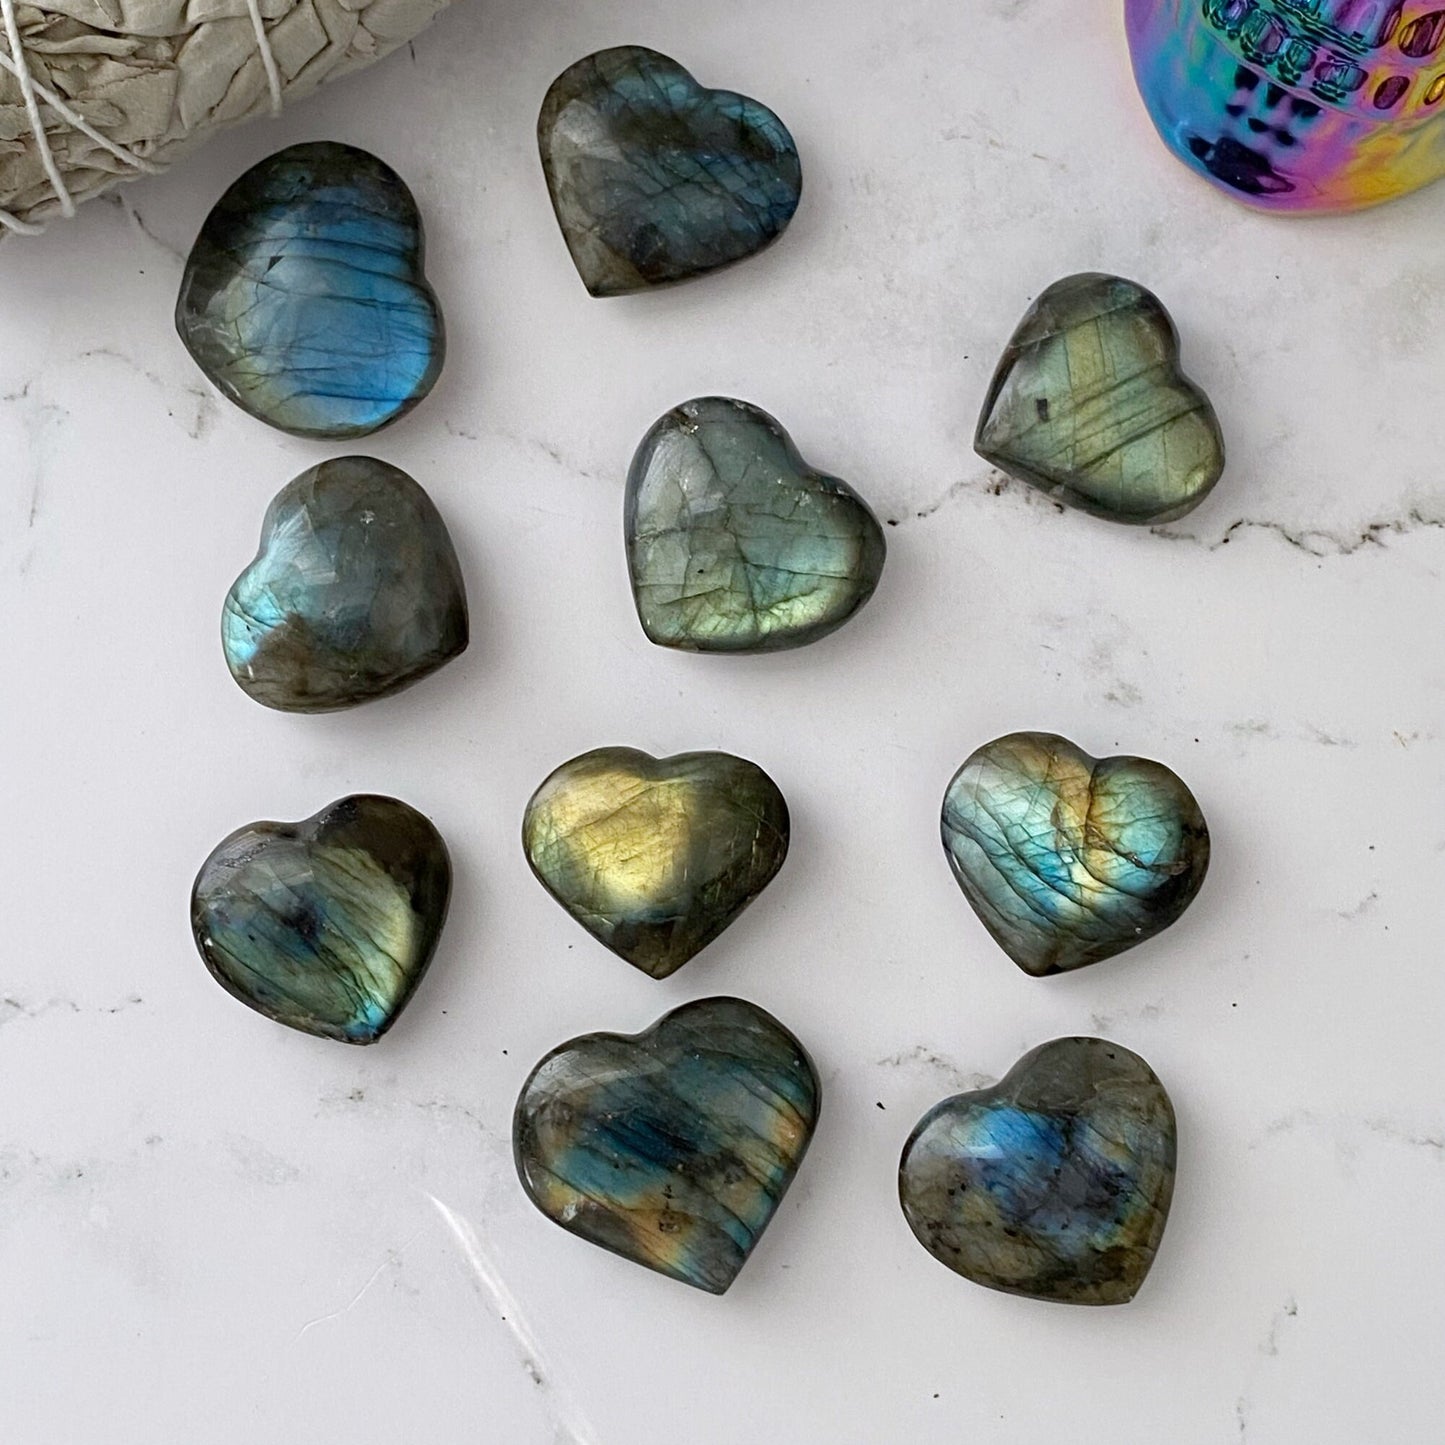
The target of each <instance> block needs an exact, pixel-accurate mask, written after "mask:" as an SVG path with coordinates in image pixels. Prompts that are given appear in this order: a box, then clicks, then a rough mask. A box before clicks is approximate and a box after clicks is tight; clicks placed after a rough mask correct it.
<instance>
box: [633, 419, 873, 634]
mask: <svg viewBox="0 0 1445 1445" xmlns="http://www.w3.org/2000/svg"><path fill="white" fill-rule="evenodd" d="M625 527H626V536H627V562H628V567H629V569H630V571H631V574H632V593H633V598H634V600H635V601H636V603H637V615H638V617H639V618H640V620H641V622H642V627H643V631H644V632H646V633H647V636H648V638H649V639H650V640H651V641H653V642H655V643H657V644H658V645H659V646H662V647H676V648H681V649H684V650H686V651H692V652H773V651H777V650H779V649H781V648H785V647H800V646H802V645H803V644H804V643H808V642H813V641H815V640H816V639H818V638H820V637H825V636H827V634H828V633H830V632H833V631H835V630H836V629H837V628H839V627H841V626H842V625H843V624H844V623H845V622H846V621H847V620H848V619H849V618H850V617H852V616H853V614H854V613H855V612H857V611H858V609H859V608H860V607H862V606H863V604H864V603H865V602H867V600H868V599H869V598H870V597H871V596H872V595H873V592H874V589H875V588H876V587H877V586H878V579H879V577H880V575H881V574H882V571H883V559H884V553H885V550H886V549H885V544H884V541H883V529H882V528H881V527H880V526H879V525H878V520H877V518H876V517H874V515H873V513H872V512H870V511H869V510H868V506H867V503H865V502H864V501H863V499H862V498H861V497H860V496H859V495H858V494H857V493H856V492H855V491H854V490H853V489H852V487H850V486H849V485H848V484H847V483H846V482H842V481H839V480H838V479H837V478H836V477H830V476H826V475H824V474H823V473H821V472H817V471H814V470H813V468H812V467H810V466H809V465H808V464H807V463H806V462H805V461H804V460H803V458H802V457H801V456H800V455H799V454H798V450H797V448H796V447H795V446H794V445H793V443H792V440H791V438H790V437H789V436H788V434H787V432H785V431H784V430H783V428H782V427H781V426H779V424H778V423H777V422H776V421H774V420H773V418H772V417H770V416H769V415H768V414H767V413H766V412H765V411H761V410H760V409H759V408H757V407H755V406H750V405H749V404H748V403H747V402H743V401H732V400H730V399H728V398H726V397H715V396H714V397H704V398H702V399H700V400H697V401H690V402H686V403H685V404H684V405H682V406H680V407H677V408H676V409H675V410H673V411H670V412H668V414H667V415H666V416H664V417H663V418H662V419H661V420H660V421H658V422H657V424H656V425H655V426H654V427H653V428H652V430H651V431H650V432H648V434H647V436H646V438H644V440H643V443H642V445H641V447H640V448H639V449H638V452H637V455H636V457H635V458H634V460H633V463H632V469H631V471H630V473H629V474H628V478H627V503H626V516H625Z"/></svg>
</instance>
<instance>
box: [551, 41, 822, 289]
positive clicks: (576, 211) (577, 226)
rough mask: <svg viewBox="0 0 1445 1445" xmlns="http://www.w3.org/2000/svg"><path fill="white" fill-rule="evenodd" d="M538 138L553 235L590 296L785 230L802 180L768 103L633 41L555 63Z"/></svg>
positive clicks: (725, 259)
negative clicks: (559, 67) (557, 230)
mask: <svg viewBox="0 0 1445 1445" xmlns="http://www.w3.org/2000/svg"><path fill="white" fill-rule="evenodd" d="M537 139H538V143H539V145H540V147H541V151H542V168H543V170H544V171H545V172H546V175H547V186H548V188H549V190H550V191H551V194H552V206H553V209H554V210H555V211H556V212H557V220H558V222H559V224H560V225H561V227H562V234H563V236H564V237H565V238H566V241H567V247H568V249H569V250H570V251H571V253H572V260H573V261H574V262H575V263H576V266H577V270H578V272H579V273H580V274H581V276H582V280H583V282H584V283H585V284H586V286H587V289H588V290H589V291H590V292H591V293H592V294H593V295H594V296H622V295H625V294H627V293H628V292H631V291H643V290H646V289H647V288H648V287H649V286H661V285H665V284H667V283H669V282H673V281H686V280H688V279H689V278H691V277H693V276H701V275H703V274H704V273H705V272H708V271H715V270H717V269H718V268H719V267H720V266H728V265H731V264H732V263H733V262H734V261H740V260H742V259H743V258H744V257H745V256H751V255H753V253H754V252H757V251H761V250H762V249H763V248H764V247H765V246H767V245H770V244H771V243H772V242H773V241H775V240H776V239H777V238H778V236H780V235H781V234H782V232H783V230H784V228H785V227H786V226H787V224H788V222H789V221H791V220H792V218H793V212H794V211H796V210H797V209H798V198H799V196H800V195H801V193H802V185H803V173H802V168H801V166H800V165H799V162H798V150H797V147H796V146H795V145H794V144H793V138H792V136H790V135H789V134H788V131H787V127H786V126H784V125H783V123H782V121H780V120H779V119H778V118H777V116H775V115H774V114H773V113H772V111H770V110H769V109H768V108H767V107H766V106H763V105H759V104H758V102H757V101H755V100H749V99H748V98H747V97H746V96H742V95H734V94H733V93H732V92H731V91H727V90H707V89H704V87H702V86H701V85H699V84H698V83H697V81H695V80H694V79H693V78H692V76H690V75H689V74H688V73H687V71H685V70H684V69H683V68H682V66H680V65H679V64H678V63H677V62H676V61H675V60H669V59H668V58H667V56H665V55H659V54H658V53H657V51H655V50H647V49H645V48H644V47H642V46H639V45H624V46H619V47H618V48H617V49H614V50H603V51H600V52H598V54H596V55H589V56H588V57H587V58H586V59H585V60H579V61H578V62H577V63H576V64H575V65H573V66H571V67H570V68H569V69H568V70H566V71H565V72H563V74H562V75H560V76H559V77H558V78H557V80H556V81H555V82H554V83H553V85H552V88H551V89H550V90H549V91H548V92H547V99H546V101H545V102H544V103H543V106H542V114H541V117H540V118H539V120H538V122H537Z"/></svg>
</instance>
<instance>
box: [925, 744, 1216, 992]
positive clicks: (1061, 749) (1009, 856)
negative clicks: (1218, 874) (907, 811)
mask: <svg viewBox="0 0 1445 1445" xmlns="http://www.w3.org/2000/svg"><path fill="white" fill-rule="evenodd" d="M943 846H944V849H945V851H946V852H947V854H948V861H949V864H950V866H951V867H952V869H953V876H954V877H955V878H956V879H957V880H958V885H959V887H960V888H962V889H963V892H964V896H965V897H966V898H967V899H968V901H969V902H970V903H971V904H972V905H973V909H974V912H975V913H977V914H978V916H979V918H980V920H981V921H982V922H983V925H984V927H985V928H987V929H988V931H989V932H990V933H991V934H992V935H993V937H994V940H995V941H996V942H997V943H998V945H999V947H1000V948H1002V949H1003V951H1004V952H1005V953H1006V954H1008V956H1009V957H1010V958H1011V959H1013V961H1014V962H1015V963H1016V964H1018V966H1019V967H1020V968H1021V969H1023V971H1024V972H1025V973H1029V974H1033V975H1034V976H1035V977H1043V976H1044V975H1046V974H1051V973H1063V972H1065V971H1066V970H1068V969H1073V968H1083V967H1084V965H1085V964H1090V963H1097V962H1099V960H1101V959H1105V958H1112V957H1113V956H1114V955H1115V954H1117V953H1123V952H1124V951H1125V949H1129V948H1133V947H1134V946H1135V945H1136V944H1139V943H1143V942H1144V941H1145V939H1148V938H1152V937H1153V936H1154V935H1155V934H1157V933H1160V932H1162V931H1163V930H1164V929H1166V928H1168V927H1169V925H1170V924H1171V923H1173V922H1174V921H1175V920H1176V919H1177V918H1178V917H1179V916H1180V915H1181V914H1182V913H1183V912H1184V910H1185V909H1186V908H1188V907H1189V905H1190V903H1192V902H1193V901H1194V897H1195V895H1196V894H1197V893H1198V892H1199V889H1200V886H1201V885H1202V884H1203V882H1204V875H1205V873H1206V872H1207V871H1208V868H1209V830H1208V828H1207V827H1206V826H1205V822H1204V815H1203V814H1202V813H1201V812H1200V811H1199V804H1198V803H1197V802H1195V800H1194V795H1193V794H1192V793H1191V792H1190V791H1189V789H1188V788H1187V787H1185V785H1184V783H1183V782H1182V781H1181V779H1180V778H1179V777H1178V776H1176V775H1175V774H1174V773H1172V772H1171V771H1170V770H1169V769H1168V768H1166V767H1165V766H1164V765H1163V764H1162V763H1155V762H1150V761H1149V760H1148V759H1146V758H1134V757H1115V758H1103V759H1098V758H1091V757H1090V756H1089V755H1088V753H1086V752H1084V751H1082V749H1080V748H1077V747H1075V746H1074V744H1073V743H1071V742H1069V741H1068V740H1067V739H1066V738H1061V737H1056V736H1054V735H1053V734H1052V733H1011V734H1010V735H1009V736H1008V737H1002V738H998V739H997V740H996V741H994V742H991V743H988V744H986V745H985V746H984V747H981V748H979V750H978V751H977V752H976V753H974V754H973V756H972V757H970V758H969V759H968V761H967V762H965V763H964V765H963V766H962V767H961V768H960V769H959V770H958V772H957V773H956V774H955V776H954V778H953V781H952V782H951V783H949V785H948V791H947V792H946V793H945V795H944V799H943Z"/></svg>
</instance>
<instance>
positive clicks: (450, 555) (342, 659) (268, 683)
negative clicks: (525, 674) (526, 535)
mask: <svg viewBox="0 0 1445 1445" xmlns="http://www.w3.org/2000/svg"><path fill="white" fill-rule="evenodd" d="M221 644H222V647H223V648H224V650H225V654H226V665H227V666H228V667H229V668H230V669H231V676H232V677H234V678H235V679H236V681H237V682H238V683H239V684H240V685H241V687H242V688H243V689H245V691H246V692H247V693H248V694H249V695H250V696H251V697H253V698H255V699H256V701H257V702H260V703H264V704H265V705H266V706H267V707H274V708H279V709H280V710H281V711H283V712H302V713H315V712H333V711H335V710H337V709H338V708H344V707H351V706H353V705H354V704H356V703H361V702H367V701H369V700H370V699H372V698H377V697H386V696H387V695H388V694H390V693H394V692H400V691H401V689H402V688H405V687H410V686H411V684H412V683H414V682H417V681H418V680H420V679H421V678H423V677H425V676H427V674H428V673H431V672H435V671H436V669H437V668H439V667H441V666H442V664H443V663H446V662H448V661H450V659H452V658H453V657H456V656H457V655H458V654H459V653H461V652H463V651H465V649H466V646H467V595H466V588H465V585H464V584H463V582H462V573H461V568H460V566H459V565H458V563H457V558H456V553H455V552H454V551H453V550H452V542H451V537H450V536H449V535H448V534H447V529H446V523H445V522H443V521H442V519H441V515H440V514H439V513H438V512H437V509H436V507H435V506H433V505H432V500H431V498H430V497H428V496H427V494H426V493H425V492H424V491H423V490H422V489H421V487H419V486H418V485H417V484H416V483H415V482H414V481H412V479H411V478H410V477H409V476H407V474H406V473H405V472H403V471H399V470H398V469H397V468H396V467H392V466H388V465H387V464H386V463H385V462H379V461H377V460H376V459H375V458H373V457H339V458H337V459H336V460H335V461H329V462H322V463H321V465H320V466H317V467H312V468H311V470H310V471H308V472H303V473H302V474H301V475H300V476H299V477H297V478H296V479H295V481H293V482H290V483H288V484H287V485H286V486H285V487H284V488H282V490H281V491H280V492H279V493H278V494H277V495H276V497H275V499H274V500H273V501H272V503H271V505H270V506H269V507H268V508H267V509H266V518H265V521H264V522H263V523H262V526H261V550H260V551H259V552H258V553H257V555H256V560H255V561H254V562H252V563H251V565H250V566H249V567H247V568H246V570H245V571H244V572H242V573H241V575H240V576H239V577H238V578H237V579H236V582H235V585H234V586H233V587H232V588H231V590H230V592H229V593H228V594H227V596H226V605H225V608H224V610H223V612H222V616H221Z"/></svg>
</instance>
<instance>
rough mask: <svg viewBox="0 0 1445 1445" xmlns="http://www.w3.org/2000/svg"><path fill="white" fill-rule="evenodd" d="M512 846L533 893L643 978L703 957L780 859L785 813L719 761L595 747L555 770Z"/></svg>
mask: <svg viewBox="0 0 1445 1445" xmlns="http://www.w3.org/2000/svg"><path fill="white" fill-rule="evenodd" d="M522 843H523V846H524V848H525V849H526V853H527V861H528V862H529V863H530V864H531V865H532V871H533V872H534V873H536V875H537V877H538V878H539V879H540V880H541V883H542V885H543V887H545V888H546V889H547V891H548V892H549V893H550V894H551V895H552V896H553V897H554V898H555V899H556V900H557V901H558V902H559V903H560V904H561V905H562V907H563V908H565V909H566V910H567V912H568V913H570V914H571V915H572V917H573V918H575V919H576V920H577V921H578V923H580V924H581V925H582V926H583V927H584V928H585V929H586V930H587V931H588V932H589V933H591V934H592V935H594V937H596V938H598V939H600V940H601V942H603V943H604V944H606V945H607V947H608V948H610V949H611V950H612V951H613V952H614V953H616V954H619V955H620V956H621V957H623V958H625V959H626V960H627V961H628V963H630V964H632V965H634V967H636V968H640V969H641V970H642V971H643V973H646V974H649V975H651V976H652V977H653V978H666V977H667V976H668V975H669V974H670V973H674V972H676V971H677V970H678V969H679V968H681V967H682V966H683V964H685V963H686V962H687V961H688V959H690V958H691V957H693V955H694V954H696V953H699V952H700V951H701V950H702V949H704V948H706V947H707V945H708V944H709V943H711V942H712V941H713V939H715V938H716V937H717V936H718V934H720V933H721V932H722V931H723V930H724V929H725V928H726V927H727V926H728V925H729V924H730V923H731V922H732V921H733V920H734V919H735V918H736V917H737V916H738V914H740V913H741V912H742V911H743V909H744V908H746V907H747V906H748V904H749V903H751V902H752V901H753V899H754V898H756V897H757V896H758V894H759V893H761V892H762V891H763V889H764V888H766V887H767V885H768V884H769V883H770V882H771V881H772V879H773V877H774V876H775V875H776V873H777V871H778V869H779V868H781V867H782V866H783V859H784V858H786V857H787V854H788V805H787V804H786V803H785V802H784V801H783V795H782V793H780V792H779V791H778V786H777V784H776V783H774V782H773V780H772V779H771V778H770V777H769V776H768V775H767V774H766V773H765V772H764V771H763V770H762V769H761V768H760V767H758V766H757V764H756V763H750V762H747V761H746V760H745V759H743V758H735V757H732V756H731V755H730V754H728V753H683V754H682V755H680V756H678V757H674V758H663V759H661V760H659V759H657V758H651V757H649V756H648V755H647V754H646V753H640V752H636V751H634V750H633V749H632V748H599V749H597V751H595V752H591V753H586V754H584V755H583V756H582V757H580V758H574V759H573V760H572V761H571V762H570V763H564V764H563V765H562V766H561V767H560V768H558V769H557V771H556V772H555V773H553V774H552V775H551V777H549V778H548V779H547V781H546V782H544V783H543V784H542V786H541V787H540V788H538V789H537V791H536V793H535V794H534V795H533V797H532V800H531V802H529V803H528V804H527V813H526V818H525V820H524V821H523V824H522Z"/></svg>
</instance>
